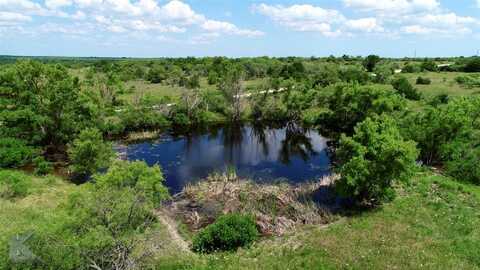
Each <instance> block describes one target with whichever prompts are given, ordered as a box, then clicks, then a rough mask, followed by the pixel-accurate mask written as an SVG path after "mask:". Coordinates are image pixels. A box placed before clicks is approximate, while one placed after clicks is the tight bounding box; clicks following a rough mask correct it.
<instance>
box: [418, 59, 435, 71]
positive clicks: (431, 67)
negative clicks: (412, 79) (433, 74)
mask: <svg viewBox="0 0 480 270" xmlns="http://www.w3.org/2000/svg"><path fill="white" fill-rule="evenodd" d="M421 68H422V70H423V71H438V66H437V63H435V62H434V61H432V60H426V61H424V62H422V65H421Z"/></svg>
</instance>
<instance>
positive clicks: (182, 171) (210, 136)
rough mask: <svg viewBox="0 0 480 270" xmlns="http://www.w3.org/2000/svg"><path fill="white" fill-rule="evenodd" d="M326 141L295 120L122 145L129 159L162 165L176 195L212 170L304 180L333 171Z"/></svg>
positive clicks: (265, 178) (266, 178)
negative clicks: (231, 170)
mask: <svg viewBox="0 0 480 270" xmlns="http://www.w3.org/2000/svg"><path fill="white" fill-rule="evenodd" d="M327 141H328V140H327V139H326V138H324V137H322V136H321V135H320V134H319V133H318V132H317V131H315V130H311V129H307V128H302V127H299V126H297V125H294V124H288V125H285V126H281V127H267V126H257V125H255V126H252V125H229V126H224V127H209V128H204V129H203V130H202V131H191V132H188V133H186V134H173V133H172V134H164V135H162V136H160V138H158V139H155V140H151V141H143V142H139V143H133V144H128V145H123V146H119V147H117V148H118V151H119V152H120V155H121V156H122V157H123V158H125V159H127V160H143V161H145V162H146V163H148V164H149V165H154V164H159V165H160V166H161V168H162V171H163V173H164V176H165V179H166V182H165V183H166V185H167V186H168V188H169V190H170V192H171V193H172V194H175V193H178V192H180V191H181V190H182V188H183V187H184V186H185V185H187V184H188V183H193V182H195V181H198V180H200V179H202V178H205V177H207V176H208V175H209V174H211V173H213V172H222V171H225V170H227V169H228V168H235V170H236V173H237V175H239V176H241V177H248V178H251V179H253V180H255V181H258V182H271V181H287V182H290V183H293V184H295V183H300V182H304V181H310V180H315V179H318V178H320V177H322V176H325V175H328V174H329V173H330V158H329V156H328V153H327Z"/></svg>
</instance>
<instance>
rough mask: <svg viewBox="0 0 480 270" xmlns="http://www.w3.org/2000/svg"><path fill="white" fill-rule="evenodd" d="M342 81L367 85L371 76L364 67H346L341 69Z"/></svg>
mask: <svg viewBox="0 0 480 270" xmlns="http://www.w3.org/2000/svg"><path fill="white" fill-rule="evenodd" d="M339 75H340V80H342V81H343V82H348V83H354V82H356V83H359V84H366V83H367V82H368V80H369V79H370V75H369V74H368V73H367V72H366V70H365V69H363V67H359V66H345V67H342V68H341V69H340V72H339Z"/></svg>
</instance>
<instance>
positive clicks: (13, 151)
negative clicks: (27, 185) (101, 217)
mask: <svg viewBox="0 0 480 270" xmlns="http://www.w3.org/2000/svg"><path fill="white" fill-rule="evenodd" d="M34 154H35V150H34V149H33V148H32V147H30V146H27V145H26V143H25V141H23V140H19V139H15V138H0V167H1V168H16V167H20V166H23V165H25V164H27V163H28V162H30V161H31V160H32V157H33V156H34Z"/></svg>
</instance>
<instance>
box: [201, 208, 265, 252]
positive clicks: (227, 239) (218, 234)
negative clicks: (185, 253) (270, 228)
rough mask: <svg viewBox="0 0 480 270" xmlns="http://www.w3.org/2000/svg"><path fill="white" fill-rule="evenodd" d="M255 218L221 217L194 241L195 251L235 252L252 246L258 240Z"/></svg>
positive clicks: (229, 215)
mask: <svg viewBox="0 0 480 270" xmlns="http://www.w3.org/2000/svg"><path fill="white" fill-rule="evenodd" d="M258 235H259V234H258V230H257V227H256V224H255V221H254V219H253V217H251V216H244V215H240V214H228V215H224V216H221V217H219V218H218V219H217V221H215V223H213V224H210V225H209V226H207V227H206V228H205V229H203V230H202V231H200V232H199V233H198V234H197V235H196V236H195V238H194V239H193V250H194V251H196V252H201V253H210V252H215V251H234V250H236V249H237V248H239V247H245V246H249V245H250V244H252V243H253V242H254V241H255V240H256V239H257V238H258Z"/></svg>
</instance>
